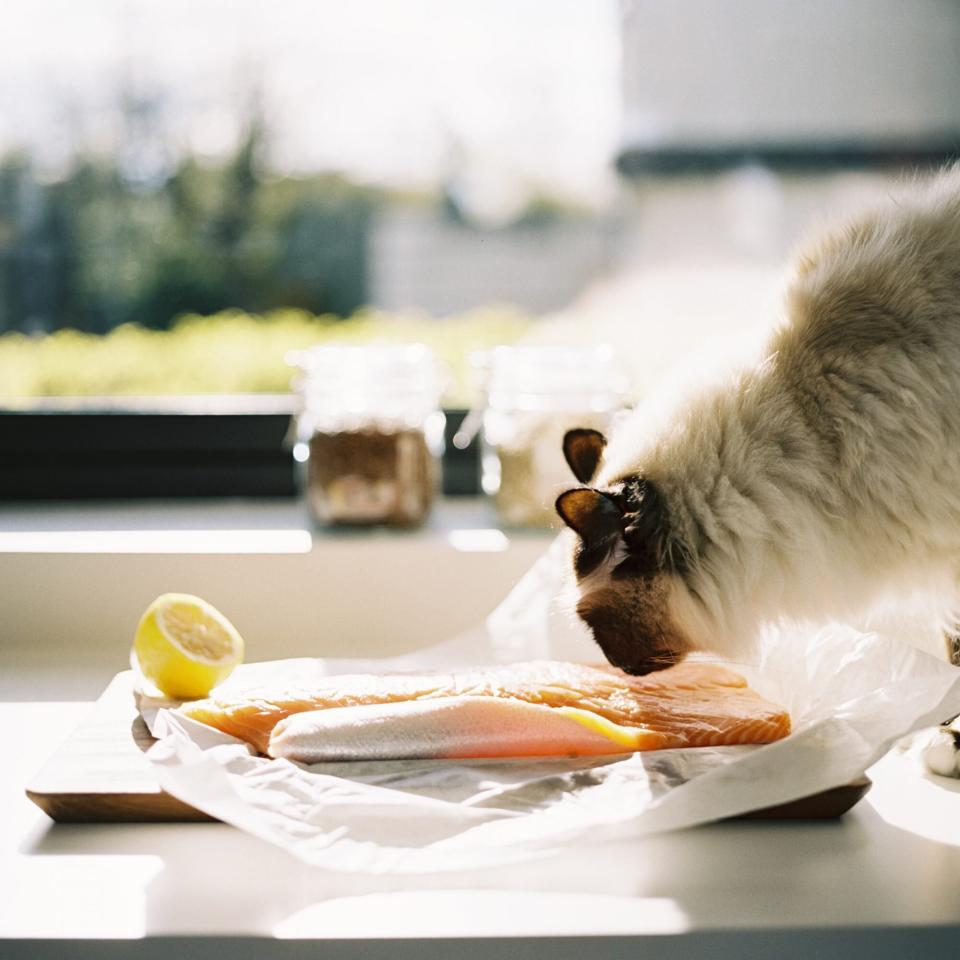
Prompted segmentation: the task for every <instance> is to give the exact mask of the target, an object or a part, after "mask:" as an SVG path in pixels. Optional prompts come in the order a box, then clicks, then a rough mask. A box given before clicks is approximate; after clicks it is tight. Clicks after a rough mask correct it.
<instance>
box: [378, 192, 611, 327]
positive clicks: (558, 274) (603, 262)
mask: <svg viewBox="0 0 960 960" xmlns="http://www.w3.org/2000/svg"><path fill="white" fill-rule="evenodd" d="M369 243H370V246H369V253H368V258H369V259H368V263H369V268H368V269H369V276H368V290H369V294H370V300H371V302H372V303H373V305H375V306H377V307H380V308H382V309H385V310H405V309H410V308H417V309H420V310H424V311H426V312H428V313H431V314H434V315H435V316H445V315H448V314H454V313H459V312H461V311H466V310H470V309H473V308H474V307H476V306H477V305H479V304H485V303H509V304H514V305H516V306H519V307H523V308H525V309H527V310H530V311H532V312H534V313H549V312H552V311H555V310H560V309H562V308H564V307H566V306H568V305H569V304H570V302H571V301H573V300H574V299H575V298H576V297H577V295H578V294H579V293H580V292H581V291H582V290H583V289H584V287H586V286H587V285H588V284H590V283H591V282H592V281H593V280H595V279H596V278H597V277H598V276H599V275H602V274H603V273H605V272H606V271H607V270H608V268H609V267H610V265H611V263H612V261H613V259H614V257H615V255H616V227H615V226H614V225H613V224H612V222H611V221H610V220H609V219H608V218H604V217H599V216H580V217H556V218H546V219H545V220H534V221H532V222H526V223H524V222H522V221H521V222H519V223H516V224H514V225H511V226H501V227H496V228H483V227H478V226H473V225H471V224H469V223H465V222H462V221H460V220H458V219H456V218H453V217H450V216H447V215H445V214H444V212H443V210H442V209H437V208H432V207H431V208H427V209H420V208H413V209H411V208H408V207H404V206H387V207H384V208H383V209H382V210H381V211H380V213H379V214H378V216H377V219H376V221H375V223H374V225H373V228H372V233H371V236H370V240H369Z"/></svg>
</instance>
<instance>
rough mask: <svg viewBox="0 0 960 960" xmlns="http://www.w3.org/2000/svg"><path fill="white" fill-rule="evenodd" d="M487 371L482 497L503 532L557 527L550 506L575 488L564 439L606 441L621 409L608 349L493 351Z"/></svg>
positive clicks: (618, 376)
mask: <svg viewBox="0 0 960 960" xmlns="http://www.w3.org/2000/svg"><path fill="white" fill-rule="evenodd" d="M488 364H489V366H488V379H487V391H486V392H487V398H486V407H485V410H484V413H483V454H482V462H483V488H484V491H485V492H486V493H488V494H489V495H491V496H492V497H493V498H494V501H495V503H496V507H497V512H498V513H499V516H500V519H501V521H502V522H503V524H504V525H506V526H523V527H530V526H533V527H546V526H556V525H557V524H558V519H557V517H556V514H555V512H554V506H553V505H554V501H555V500H556V498H557V496H558V495H559V494H560V493H561V492H562V491H563V490H565V489H567V488H568V487H569V486H570V485H571V484H572V483H575V481H574V479H573V476H572V475H571V472H570V468H569V466H567V463H566V461H565V460H564V456H563V435H564V434H565V433H566V431H567V430H570V429H573V428H574V427H587V428H592V429H594V430H600V431H601V432H603V433H606V432H607V431H608V430H609V428H610V425H611V422H612V420H613V418H614V417H615V416H616V415H617V414H618V413H620V412H621V411H622V410H624V408H625V405H626V397H627V380H626V377H625V376H624V374H623V372H622V371H621V370H620V368H619V365H618V364H617V362H616V358H615V356H614V353H613V350H612V349H611V348H610V347H607V346H601V347H590V348H582V347H567V346H516V347H498V348H497V349H495V350H494V351H493V352H492V354H491V355H490V356H489V358H488Z"/></svg>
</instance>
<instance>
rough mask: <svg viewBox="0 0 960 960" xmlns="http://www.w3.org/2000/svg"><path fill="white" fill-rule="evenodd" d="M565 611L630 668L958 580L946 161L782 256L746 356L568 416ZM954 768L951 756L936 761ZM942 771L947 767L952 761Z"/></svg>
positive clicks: (955, 360)
mask: <svg viewBox="0 0 960 960" xmlns="http://www.w3.org/2000/svg"><path fill="white" fill-rule="evenodd" d="M564 451H565V454H566V456H567V460H568V462H569V463H570V465H571V467H572V469H573V471H574V474H575V475H576V477H577V479H578V480H579V481H580V482H581V484H583V485H584V486H581V487H578V488H576V489H572V490H568V491H567V492H565V493H564V494H562V495H561V496H560V497H559V499H558V500H557V510H558V512H559V513H560V516H561V517H562V518H563V519H564V521H565V522H566V523H567V524H568V526H570V527H572V528H573V529H574V530H575V531H576V532H577V533H578V534H579V539H578V545H577V548H576V550H575V552H574V557H573V566H574V570H575V572H576V576H577V581H578V585H579V600H578V603H577V612H578V613H579V614H580V616H581V617H582V618H583V619H584V620H585V621H586V623H587V624H588V625H589V626H590V628H591V629H592V631H593V634H594V636H595V638H596V640H597V642H598V644H599V645H600V647H601V648H602V649H603V651H604V653H605V654H606V656H607V657H608V659H609V660H610V661H611V662H613V663H614V664H617V665H619V666H621V667H623V668H624V669H625V670H627V671H629V672H632V673H646V672H649V671H651V670H656V669H659V668H662V667H665V666H669V665H670V664H671V663H674V662H676V661H677V660H679V659H680V658H682V657H683V656H684V655H685V654H686V653H688V652H689V651H692V650H712V651H716V652H718V653H720V654H722V655H725V656H727V657H730V658H732V659H735V660H736V659H744V658H746V657H748V656H749V655H750V649H749V644H751V643H752V641H753V638H755V636H756V634H757V629H758V627H759V626H760V625H761V624H762V623H764V622H765V621H769V620H774V619H777V618H780V617H782V616H790V617H796V618H802V619H823V618H828V617H846V616H850V615H854V614H859V613H862V612H863V611H864V610H865V609H867V608H869V607H870V606H871V605H872V604H873V603H874V602H875V601H876V600H877V599H878V598H879V597H881V596H885V595H886V596H889V595H890V593H891V592H892V591H894V592H896V591H899V592H902V593H906V592H913V591H914V590H915V589H921V588H922V589H923V590H924V591H925V592H927V593H929V592H931V590H932V591H933V592H935V593H937V594H939V596H940V597H941V598H942V601H943V607H944V611H946V610H947V609H948V608H949V607H950V606H951V605H952V604H954V603H955V602H956V600H957V593H958V586H960V167H958V168H954V169H952V170H949V171H947V172H945V173H943V174H941V175H940V176H939V177H937V178H934V179H932V180H931V181H929V182H927V183H924V184H919V183H916V184H912V185H910V186H909V187H908V188H906V189H905V190H904V192H903V195H902V196H900V197H898V198H896V199H892V200H891V202H890V204H889V205H888V206H887V207H886V208H885V209H883V210H878V211H876V212H875V213H873V214H872V215H870V216H866V217H864V218H862V219H860V220H857V221H856V222H853V223H851V224H849V225H848V226H846V227H845V228H842V229H840V230H838V231H836V232H835V233H833V234H830V235H828V236H826V237H825V238H824V239H823V240H821V242H820V243H818V244H817V245H816V246H814V248H813V249H812V250H810V251H809V252H807V253H806V254H805V255H804V256H802V257H800V258H799V260H798V262H797V265H796V273H795V277H794V278H793V281H792V283H791V285H790V288H789V291H788V295H787V306H786V318H785V320H784V322H783V323H782V324H781V325H780V326H779V327H778V328H777V329H776V330H775V331H774V332H773V334H772V335H771V336H770V338H769V339H768V341H767V342H766V344H765V346H764V348H763V350H762V351H761V353H760V354H759V355H758V356H756V357H755V358H754V359H753V361H752V362H750V363H747V364H745V365H743V366H742V367H740V368H739V369H737V370H735V371H733V372H731V373H728V374H725V375H723V376H721V377H719V378H718V379H716V380H714V381H712V382H710V383H699V384H696V385H694V386H693V387H692V389H690V390H688V391H686V392H685V393H683V395H682V397H681V399H679V400H678V401H675V402H672V403H669V404H664V403H663V402H662V401H660V400H654V401H652V402H650V403H647V404H644V405H641V406H640V407H639V408H638V409H637V410H636V411H634V412H633V413H632V414H631V415H630V416H629V418H628V419H627V420H626V421H625V422H624V423H623V424H622V425H621V426H620V427H619V428H618V429H617V430H616V432H615V433H614V435H613V437H612V438H611V440H610V442H609V444H607V442H606V440H605V438H604V437H602V436H601V435H600V434H599V433H596V432H595V431H591V430H579V431H571V432H570V433H569V434H568V435H567V437H566V439H565V442H564ZM955 767H956V765H955ZM955 772H956V770H955Z"/></svg>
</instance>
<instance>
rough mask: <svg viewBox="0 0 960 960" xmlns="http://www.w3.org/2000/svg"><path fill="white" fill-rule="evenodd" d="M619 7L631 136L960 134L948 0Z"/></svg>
mask: <svg viewBox="0 0 960 960" xmlns="http://www.w3.org/2000/svg"><path fill="white" fill-rule="evenodd" d="M624 11H625V12H624V34H623V51H624V60H623V83H624V96H625V110H626V115H625V131H624V132H625V139H626V142H627V143H628V144H631V145H637V146H641V145H647V146H649V145H651V144H655V143H661V144H666V145H671V146H683V145H690V144H692V145H702V144H711V145H719V144H724V143H730V142H733V143H737V142H743V141H746V142H751V143H752V142H756V141H782V140H796V139H800V140H802V139H810V138H823V139H828V140H862V139H869V138H872V137H880V138H884V139H899V138H904V137H908V136H917V135H923V134H931V133H932V134H944V133H948V134H949V133H951V132H957V131H960V3H956V2H955V0H670V2H664V0H633V2H631V3H627V4H625V7H624Z"/></svg>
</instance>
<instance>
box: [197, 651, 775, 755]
mask: <svg viewBox="0 0 960 960" xmlns="http://www.w3.org/2000/svg"><path fill="white" fill-rule="evenodd" d="M179 712H180V713H181V714H182V715H184V716H186V717H189V718H190V719H192V720H197V721H199V722H201V723H205V724H207V725H209V726H211V727H216V728H217V729H218V730H222V731H223V732H224V733H228V734H230V735H232V736H234V737H237V738H239V739H241V740H245V741H246V742H247V743H249V744H251V745H252V746H253V747H254V748H255V749H256V750H257V751H259V752H260V753H262V754H266V755H268V756H273V757H285V758H287V759H291V760H297V761H301V762H305V763H316V762H320V761H330V760H372V759H407V758H450V759H453V758H468V757H531V756H544V757H548V756H591V755H597V754H606V753H626V752H632V751H635V750H663V749H670V748H676V747H700V746H726V745H732V744H744V743H770V742H772V741H774V740H779V739H781V738H782V737H785V736H787V735H788V734H789V733H790V717H789V715H788V714H787V712H786V711H785V710H783V709H782V708H781V707H779V706H777V705H776V704H774V703H771V702H770V701H768V700H765V699H764V698H763V697H761V696H760V695H759V694H758V693H756V691H754V690H752V689H751V688H750V687H749V686H748V685H747V682H746V680H745V679H744V678H743V677H742V676H740V675H739V674H738V673H736V672H735V671H733V670H730V669H729V668H727V667H724V666H721V665H719V664H714V663H704V662H696V661H687V662H684V663H680V664H678V665H676V666H674V667H671V668H669V669H667V670H662V671H660V672H658V673H652V674H648V675H647V676H645V677H633V676H630V675H628V674H625V673H623V672H622V671H620V670H618V669H616V668H615V667H611V666H608V665H606V664H597V665H589V664H582V663H567V662H562V661H531V662H527V663H516V664H510V665H508V666H496V667H478V668H475V669H471V670H464V671H463V672H458V673H436V674H417V675H413V674H386V675H379V676H378V675H373V674H350V675H344V676H339V677H329V678H326V679H325V680H323V681H321V682H320V683H319V684H318V685H316V686H315V687H312V688H311V689H309V690H285V691H279V690H272V691H271V690H265V689H264V690H259V691H250V692H247V693H245V694H242V695H236V696H226V695H224V696H221V697H212V698H209V699H207V700H198V701H194V702H192V703H186V704H183V705H182V706H181V707H180V708H179Z"/></svg>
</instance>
